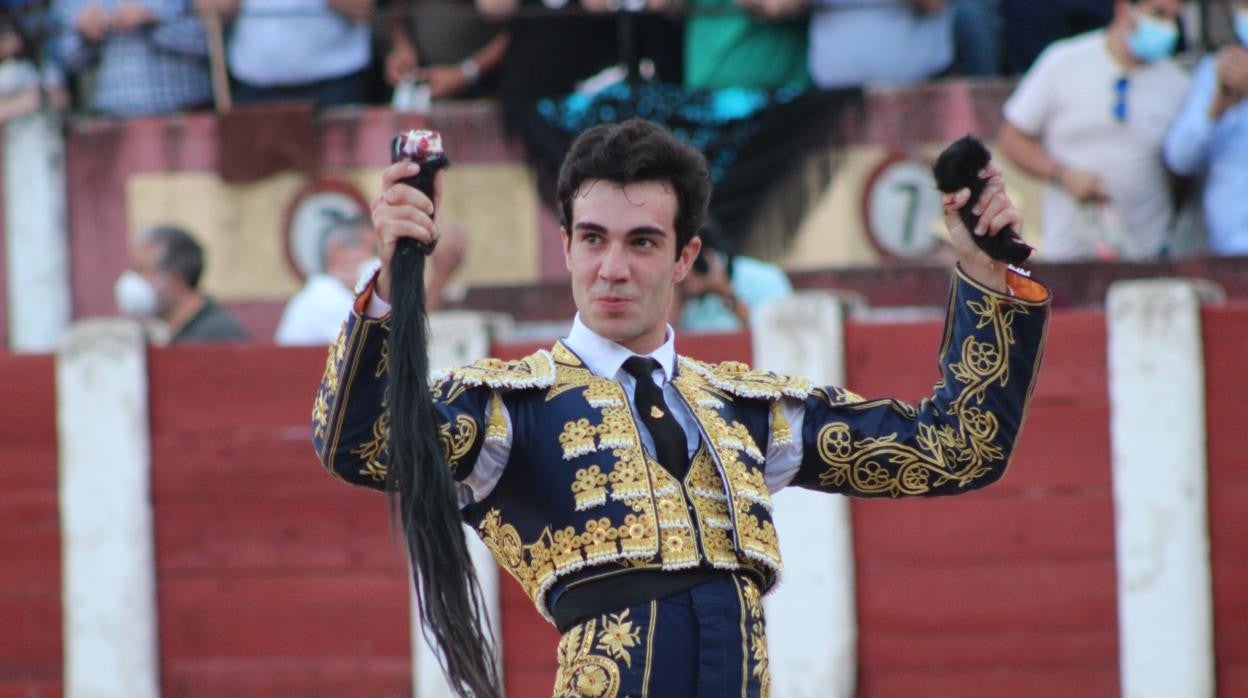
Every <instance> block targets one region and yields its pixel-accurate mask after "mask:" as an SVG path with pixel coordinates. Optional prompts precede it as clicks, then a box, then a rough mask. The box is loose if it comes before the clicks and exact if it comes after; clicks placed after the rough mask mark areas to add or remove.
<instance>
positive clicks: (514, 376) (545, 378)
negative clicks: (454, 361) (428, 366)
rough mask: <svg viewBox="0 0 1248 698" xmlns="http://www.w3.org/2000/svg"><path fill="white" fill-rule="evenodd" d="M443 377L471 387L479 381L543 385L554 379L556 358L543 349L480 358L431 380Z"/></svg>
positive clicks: (493, 384) (516, 386)
mask: <svg viewBox="0 0 1248 698" xmlns="http://www.w3.org/2000/svg"><path fill="white" fill-rule="evenodd" d="M446 377H450V378H451V379H454V380H458V381H462V382H463V383H464V384H465V385H467V386H470V387H474V388H475V387H478V386H482V385H484V386H488V387H490V388H494V389H500V388H510V389H522V388H545V387H549V386H550V385H551V384H553V383H554V380H555V362H554V359H552V358H551V355H550V352H548V351H546V350H542V351H539V352H536V353H533V354H530V355H528V356H526V357H524V358H522V359H517V360H515V361H503V360H502V359H495V358H487V359H480V360H478V361H474V362H473V363H471V364H469V365H468V366H463V367H460V368H455V369H452V370H451V371H449V372H447V373H445V374H443V373H439V374H437V375H435V377H434V382H441V381H442V380H443V379H445V378H446Z"/></svg>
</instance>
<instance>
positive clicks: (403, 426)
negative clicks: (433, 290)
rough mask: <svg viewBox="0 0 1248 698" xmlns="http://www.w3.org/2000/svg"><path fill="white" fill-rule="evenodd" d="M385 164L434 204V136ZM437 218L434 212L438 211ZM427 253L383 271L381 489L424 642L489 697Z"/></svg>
mask: <svg viewBox="0 0 1248 698" xmlns="http://www.w3.org/2000/svg"><path fill="white" fill-rule="evenodd" d="M390 150H391V161H392V162H398V161H400V160H411V161H413V162H416V163H418V164H419V165H420V173H419V174H417V175H416V176H415V177H410V178H408V179H405V180H403V183H404V184H407V185H410V186H413V187H416V188H417V189H419V190H421V191H422V192H424V193H425V195H426V196H428V197H429V198H430V199H433V198H434V181H435V179H436V178H437V174H438V172H439V171H440V170H441V169H442V168H444V167H446V166H447V165H448V164H449V161H448V160H447V159H446V155H445V154H444V153H443V151H442V142H441V137H440V136H439V135H438V134H437V133H436V132H432V131H409V132H407V133H404V134H400V135H398V136H396V137H395V139H394V141H393V142H392V143H391V149H390ZM435 215H436V212H435ZM432 251H433V245H423V244H421V243H419V242H417V241H415V240H401V241H400V242H399V243H398V244H397V245H396V246H395V251H394V257H393V259H392V260H391V262H390V278H391V299H390V300H391V305H392V309H391V311H390V312H391V329H390V338H389V340H388V341H389V343H390V346H389V351H390V440H389V444H388V448H389V451H388V453H389V468H388V470H387V475H386V486H387V489H388V490H389V492H390V493H391V506H392V507H393V509H394V514H395V516H396V517H397V519H398V520H399V521H400V522H401V525H402V529H403V535H404V538H405V539H406V543H407V552H408V556H409V559H410V562H411V566H412V573H413V576H414V578H415V580H414V581H415V585H416V605H417V611H418V613H419V614H420V622H421V629H422V633H423V634H424V636H425V640H426V641H427V642H429V643H430V644H431V646H432V647H433V650H434V652H435V653H436V654H437V655H438V662H439V664H440V665H441V668H442V673H443V674H444V675H445V676H446V679H447V681H448V682H450V685H451V688H452V689H453V690H454V691H455V692H456V693H457V694H459V695H466V696H474V697H475V698H495V697H496V696H500V695H501V694H502V691H501V689H500V688H499V685H498V672H497V670H496V664H495V653H494V648H493V643H492V642H491V640H490V627H489V621H488V618H487V617H486V614H485V612H484V602H483V600H482V597H481V588H480V585H479V584H478V582H477V575H476V572H475V570H474V569H473V566H472V559H471V558H470V557H469V555H468V546H467V543H466V541H465V540H464V530H463V526H462V524H461V518H460V512H459V503H458V501H457V497H456V494H455V488H454V486H453V483H452V481H451V473H450V468H449V467H448V465H447V462H446V457H445V456H444V455H443V453H442V448H441V446H440V443H439V439H438V430H437V420H436V415H435V414H434V408H433V400H432V396H431V394H430V391H429V351H428V346H429V344H428V339H429V321H428V317H427V315H426V313H425V283H424V282H425V278H424V277H425V258H426V256H427V255H428V254H429V253H430V252H432Z"/></svg>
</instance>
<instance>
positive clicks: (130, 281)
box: [114, 225, 247, 344]
mask: <svg viewBox="0 0 1248 698" xmlns="http://www.w3.org/2000/svg"><path fill="white" fill-rule="evenodd" d="M130 261H131V267H130V269H128V270H126V271H125V272H124V273H122V275H121V277H120V278H118V279H117V285H116V287H115V289H114V291H115V294H116V300H117V309H118V310H120V311H121V312H122V313H123V314H125V315H130V316H133V317H136V318H155V319H159V320H161V321H162V322H163V323H164V324H165V325H166V326H167V328H168V334H169V337H170V341H171V342H173V343H175V344H176V343H179V342H232V341H240V340H244V339H247V333H246V331H244V330H243V326H242V324H241V323H239V321H238V319H237V318H235V317H234V315H233V314H232V313H230V311H228V310H226V309H225V308H223V307H221V306H220V305H217V303H216V301H214V300H212V298H210V297H209V296H207V295H205V294H204V293H202V292H200V290H199V280H200V276H201V275H202V274H203V271H204V250H203V248H202V247H200V245H199V243H198V242H197V241H196V240H195V238H193V237H191V234H190V233H188V232H186V231H185V230H183V229H181V228H177V227H174V226H170V225H162V226H157V227H155V228H152V229H150V230H148V231H147V232H145V233H143V235H142V236H141V237H140V238H139V243H138V245H136V246H135V247H133V248H131V250H130Z"/></svg>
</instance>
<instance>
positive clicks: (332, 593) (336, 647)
mask: <svg viewBox="0 0 1248 698" xmlns="http://www.w3.org/2000/svg"><path fill="white" fill-rule="evenodd" d="M159 597H160V599H159V600H160V609H159V613H160V654H161V657H162V658H166V659H169V660H188V659H205V658H211V657H229V658H252V659H256V658H261V657H266V658H269V659H270V660H274V661H278V660H284V659H288V658H305V659H311V658H331V657H337V658H339V659H354V660H356V661H364V660H367V659H370V658H389V659H403V660H405V661H406V660H408V659H409V658H410V656H411V655H410V642H409V635H408V630H409V625H408V622H407V619H408V593H407V576H406V574H403V573H401V572H400V573H396V574H390V575H382V574H375V573H367V572H362V573H357V574H351V573H337V574H329V573H326V574H311V573H306V572H297V571H290V572H288V573H286V574H276V573H268V574H255V575H244V574H230V573H226V572H221V571H213V572H210V573H207V574H202V575H195V576H170V575H166V576H164V577H162V578H161V585H160V591H159Z"/></svg>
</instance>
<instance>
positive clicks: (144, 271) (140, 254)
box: [130, 244, 177, 318]
mask: <svg viewBox="0 0 1248 698" xmlns="http://www.w3.org/2000/svg"><path fill="white" fill-rule="evenodd" d="M159 262H160V245H153V244H146V245H139V246H137V247H135V248H133V249H132V250H131V253H130V265H131V267H132V268H133V269H134V270H135V271H136V272H138V274H139V276H142V277H143V278H144V279H145V280H146V281H147V283H149V284H151V286H152V289H153V290H155V291H156V316H157V317H162V318H163V317H165V316H166V315H167V314H168V312H169V310H170V309H171V308H173V305H174V302H175V301H176V300H177V297H176V294H175V292H174V289H173V285H174V284H173V279H172V278H171V277H170V276H169V275H168V274H166V273H165V272H163V271H161V269H160V267H159Z"/></svg>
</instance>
